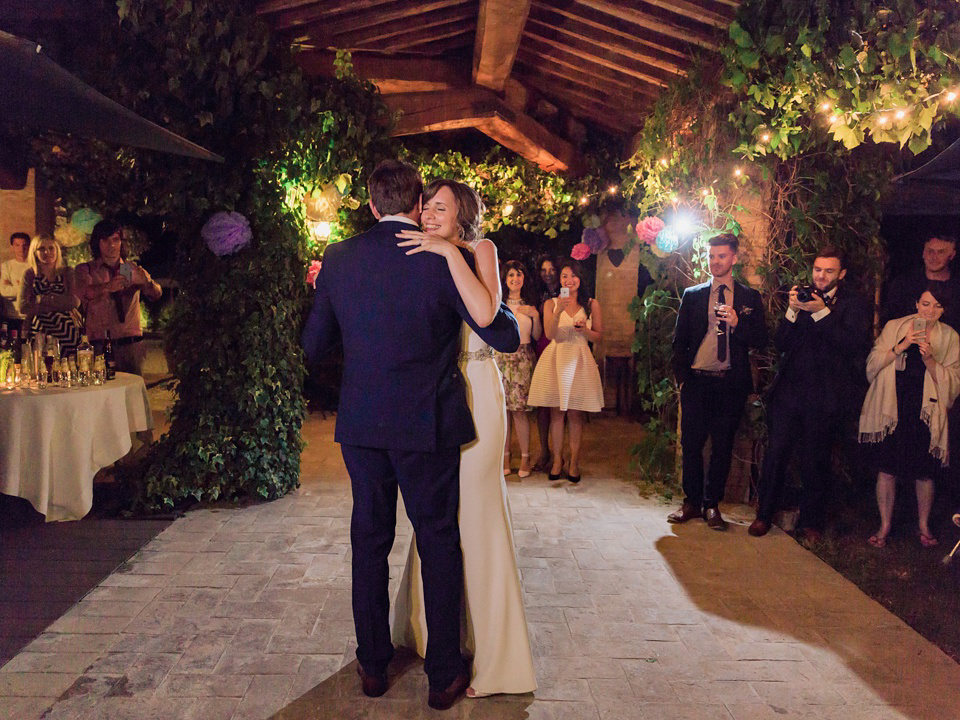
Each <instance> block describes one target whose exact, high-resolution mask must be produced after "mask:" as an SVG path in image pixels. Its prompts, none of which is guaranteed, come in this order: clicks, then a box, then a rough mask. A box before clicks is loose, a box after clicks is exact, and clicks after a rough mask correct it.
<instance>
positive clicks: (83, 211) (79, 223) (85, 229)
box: [70, 208, 103, 235]
mask: <svg viewBox="0 0 960 720" xmlns="http://www.w3.org/2000/svg"><path fill="white" fill-rule="evenodd" d="M101 220H103V218H102V217H100V213H98V212H97V211H96V210H91V209H90V208H80V209H79V210H77V211H76V212H75V213H73V215H71V216H70V225H71V226H72V227H73V228H75V229H76V230H77V231H79V232H81V233H83V234H84V235H89V234H90V233H92V232H93V226H94V225H96V224H97V223H98V222H100V221H101Z"/></svg>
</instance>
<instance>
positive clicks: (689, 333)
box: [667, 233, 767, 530]
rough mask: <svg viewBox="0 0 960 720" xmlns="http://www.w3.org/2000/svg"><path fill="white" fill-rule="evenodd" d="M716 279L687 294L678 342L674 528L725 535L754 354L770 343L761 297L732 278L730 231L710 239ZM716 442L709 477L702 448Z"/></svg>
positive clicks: (736, 244)
mask: <svg viewBox="0 0 960 720" xmlns="http://www.w3.org/2000/svg"><path fill="white" fill-rule="evenodd" d="M709 245H710V249H709V251H708V257H709V264H710V274H711V275H712V276H713V277H712V279H711V280H709V281H708V282H705V283H703V284H701V285H695V286H693V287H690V288H687V289H686V290H685V291H684V293H683V298H682V300H681V301H680V310H679V312H678V314H677V327H676V331H675V333H674V336H673V372H674V376H675V377H676V380H677V383H678V384H679V385H680V411H681V414H682V415H681V422H680V433H681V438H680V444H681V446H682V451H683V494H684V499H683V505H682V506H681V507H680V509H679V510H677V511H676V512H673V513H670V515H668V516H667V521H668V522H671V523H683V522H687V521H688V520H692V519H694V518H699V517H702V518H704V519H705V520H706V521H707V525H708V526H709V527H710V528H711V529H713V530H726V529H727V523H726V521H725V520H724V519H723V516H721V514H720V510H719V507H718V505H719V503H720V501H721V500H723V494H724V490H725V489H726V486H727V475H729V474H730V461H731V458H732V456H733V441H734V438H735V437H736V435H737V428H738V427H739V426H740V418H741V417H742V416H743V408H744V405H745V403H746V401H747V395H749V394H750V392H751V391H752V389H753V378H752V376H751V374H750V350H751V349H755V348H759V347H762V346H763V345H765V344H766V342H767V326H766V323H765V322H764V318H763V304H762V302H761V299H760V293H758V292H757V291H756V290H754V289H752V288H749V287H746V286H745V285H741V284H740V283H738V282H735V281H734V280H733V266H734V265H735V264H736V262H737V251H738V250H739V242H738V240H737V238H736V236H734V235H732V234H730V233H724V234H722V235H717V236H716V237H714V238H712V239H711V240H710V241H709ZM708 437H709V438H710V439H711V451H710V466H709V469H708V471H707V473H706V479H704V471H703V448H704V446H705V445H706V442H707V438H708Z"/></svg>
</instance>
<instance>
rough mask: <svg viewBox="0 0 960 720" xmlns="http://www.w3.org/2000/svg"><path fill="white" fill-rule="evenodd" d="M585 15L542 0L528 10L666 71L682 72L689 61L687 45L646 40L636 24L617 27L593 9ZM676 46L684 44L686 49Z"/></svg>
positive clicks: (542, 20)
mask: <svg viewBox="0 0 960 720" xmlns="http://www.w3.org/2000/svg"><path fill="white" fill-rule="evenodd" d="M588 15H590V17H584V16H581V15H577V14H574V13H572V12H565V11H563V10H559V9H555V8H552V7H549V6H548V5H545V4H543V3H537V4H536V5H535V7H534V9H533V11H532V12H531V17H532V18H534V19H535V20H537V21H538V22H540V23H542V24H544V25H549V26H553V27H557V28H562V29H563V30H564V31H565V32H567V33H569V34H570V35H571V36H572V37H576V38H579V39H582V40H585V41H587V42H591V41H592V42H596V43H599V44H601V45H603V46H604V47H607V48H610V49H613V50H616V51H618V52H621V53H623V54H624V55H626V56H627V57H632V58H634V59H635V60H639V61H640V62H644V63H647V64H648V65H651V66H653V67H657V68H660V69H662V70H664V71H665V72H668V73H673V74H679V73H682V72H684V70H685V68H686V66H687V63H689V61H690V56H689V51H690V49H691V48H690V46H683V45H681V44H679V43H677V42H675V41H671V40H670V39H669V38H664V37H659V38H657V40H658V41H659V42H656V43H648V42H646V41H644V40H641V39H640V36H639V33H637V32H635V30H637V29H639V28H637V27H634V26H626V24H625V23H619V27H618V23H616V22H612V21H613V20H614V18H609V17H607V18H606V21H603V20H600V19H597V18H596V13H589V12H588ZM648 35H656V34H655V33H648ZM677 48H684V49H685V50H686V51H687V52H684V51H683V50H678V49H677Z"/></svg>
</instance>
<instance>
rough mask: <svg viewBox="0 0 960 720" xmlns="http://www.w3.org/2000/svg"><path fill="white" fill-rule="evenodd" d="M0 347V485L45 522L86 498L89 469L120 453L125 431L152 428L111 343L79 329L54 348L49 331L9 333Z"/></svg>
mask: <svg viewBox="0 0 960 720" xmlns="http://www.w3.org/2000/svg"><path fill="white" fill-rule="evenodd" d="M3 346H4V347H2V348H0V493H3V494H5V495H13V496H16V497H21V498H23V499H25V500H27V501H28V502H29V503H30V504H31V505H32V506H33V507H34V509H35V510H36V511H37V512H39V513H41V514H42V515H44V516H45V517H46V520H47V522H52V521H58V520H79V519H80V518H82V517H83V516H85V515H86V514H87V513H88V512H90V509H91V507H92V506H93V478H94V475H96V473H97V472H98V471H99V470H100V469H102V468H105V467H108V466H110V465H112V464H113V463H115V462H116V461H117V460H119V459H120V458H122V457H123V456H124V455H126V454H127V453H128V452H129V451H130V449H131V447H132V440H131V433H134V432H139V431H143V430H150V429H152V428H153V417H152V415H151V412H150V403H149V399H148V397H147V388H146V385H145V384H144V382H143V378H141V377H140V376H139V375H131V374H128V373H121V372H116V371H115V368H114V365H113V361H112V352H111V350H112V348H111V347H110V345H109V344H108V345H106V346H105V347H104V352H103V353H102V354H97V353H95V352H94V349H93V347H92V346H91V345H90V343H88V342H87V339H86V336H84V338H83V339H82V341H81V343H80V345H79V346H78V347H77V351H76V354H71V355H69V356H61V354H60V349H59V344H58V343H57V341H56V338H52V337H44V336H43V334H42V333H37V334H36V335H35V337H34V338H32V340H31V341H29V342H26V341H23V340H22V339H21V338H19V337H16V335H14V336H13V337H12V338H10V337H9V336H8V337H7V338H6V342H4V343H3Z"/></svg>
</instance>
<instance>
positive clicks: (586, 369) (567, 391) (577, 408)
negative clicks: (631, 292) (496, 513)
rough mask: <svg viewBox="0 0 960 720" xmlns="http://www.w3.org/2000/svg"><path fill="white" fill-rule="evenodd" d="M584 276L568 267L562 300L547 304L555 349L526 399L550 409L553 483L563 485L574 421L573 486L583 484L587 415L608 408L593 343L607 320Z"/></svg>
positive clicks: (547, 328) (543, 359)
mask: <svg viewBox="0 0 960 720" xmlns="http://www.w3.org/2000/svg"><path fill="white" fill-rule="evenodd" d="M582 277H583V273H582V271H581V269H580V264H579V263H578V262H577V261H576V260H568V261H567V262H565V263H564V264H563V265H562V266H561V268H560V296H559V297H556V298H554V299H553V300H548V301H547V302H545V303H544V305H543V331H544V333H545V334H546V336H547V338H549V340H550V344H549V345H547V347H546V349H545V350H544V351H543V354H542V355H541V356H540V360H539V362H537V367H536V368H535V369H534V371H533V381H532V382H531V384H530V395H529V397H528V398H527V404H528V405H531V406H533V407H548V408H550V445H551V448H550V450H551V453H552V455H553V466H552V467H551V468H550V472H549V474H548V475H547V477H548V478H549V479H550V480H559V479H560V475H561V474H562V473H563V426H564V420H565V419H566V418H569V420H570V460H569V464H568V465H567V479H568V480H569V481H570V482H572V483H577V482H580V444H581V440H582V438H583V413H585V412H600V411H601V410H602V409H603V386H602V385H601V383H600V370H599V369H598V368H597V361H596V360H594V359H593V354H592V353H591V352H590V346H589V344H588V343H589V342H597V341H598V340H599V339H600V338H601V337H602V336H603V321H602V320H601V317H600V303H598V302H597V301H596V300H594V299H593V298H591V297H590V295H589V293H588V292H587V289H586V288H585V287H584V286H583V285H582V283H581V278H582Z"/></svg>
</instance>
